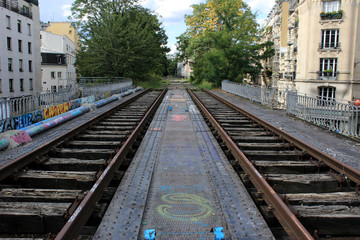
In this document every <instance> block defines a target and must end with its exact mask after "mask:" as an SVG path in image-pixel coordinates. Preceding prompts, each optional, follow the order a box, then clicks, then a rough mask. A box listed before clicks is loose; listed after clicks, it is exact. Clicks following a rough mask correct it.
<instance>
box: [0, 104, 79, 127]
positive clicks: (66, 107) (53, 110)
mask: <svg viewBox="0 0 360 240" xmlns="http://www.w3.org/2000/svg"><path fill="white" fill-rule="evenodd" d="M80 105H81V100H80V99H78V100H74V101H71V102H68V103H63V104H60V105H56V106H54V107H50V108H47V109H42V110H36V111H34V112H31V113H27V114H25V115H22V116H18V117H13V118H9V119H5V120H2V121H0V133H1V132H6V131H9V130H18V129H20V128H24V127H27V126H29V125H32V124H35V123H38V122H40V121H42V120H46V119H49V118H52V117H55V116H57V115H60V114H62V113H65V112H68V111H70V110H73V109H75V108H78V107H80Z"/></svg>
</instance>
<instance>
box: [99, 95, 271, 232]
mask: <svg viewBox="0 0 360 240" xmlns="http://www.w3.org/2000/svg"><path fill="white" fill-rule="evenodd" d="M178 91H179V90H174V91H173V92H174V95H172V96H171V99H173V98H176V97H179V98H180V97H182V98H184V99H186V101H176V105H173V107H172V111H169V108H168V107H169V104H172V103H174V102H175V101H171V99H169V101H168V102H166V103H165V104H164V103H163V105H164V106H166V108H163V111H166V112H167V114H166V119H164V118H162V121H156V124H155V123H152V124H151V127H152V128H160V129H161V130H152V131H151V134H149V133H147V134H146V136H145V138H146V139H147V141H146V142H145V143H144V144H143V143H142V144H141V146H140V149H139V150H138V153H137V154H136V157H137V159H136V160H137V161H138V162H145V161H146V162H147V170H148V173H146V172H144V170H145V169H144V166H145V165H144V163H142V164H137V165H135V164H131V165H134V167H133V168H131V170H132V173H131V174H135V175H138V176H136V177H135V176H132V175H131V174H130V173H129V176H128V177H127V178H126V179H131V181H127V184H132V185H131V186H126V187H125V183H123V182H122V183H121V185H120V188H119V190H118V192H117V196H118V197H119V198H118V200H114V201H113V203H112V204H111V206H110V207H109V210H108V212H109V213H108V215H107V219H108V220H107V221H105V220H103V222H102V226H101V227H100V228H102V229H100V228H99V230H98V232H97V235H96V237H98V238H99V237H100V238H99V239H115V237H114V236H118V237H119V238H120V239H123V238H124V237H126V238H124V239H144V231H145V230H147V229H156V234H157V235H156V239H215V235H214V233H213V232H212V231H211V229H212V228H214V227H223V228H224V234H225V237H226V239H273V236H272V234H271V231H270V230H269V228H268V227H267V225H266V223H265V221H264V220H263V219H262V218H261V216H260V213H259V211H258V210H257V208H256V207H255V204H254V203H253V202H252V200H251V198H250V196H249V194H248V193H247V191H246V189H245V187H244V186H243V184H242V183H241V181H240V179H239V178H238V176H237V174H236V173H235V172H234V170H233V169H232V167H231V165H230V164H229V162H228V160H227V159H226V158H225V156H224V154H223V153H222V151H221V149H220V147H219V145H218V144H217V142H216V140H215V139H214V138H213V136H212V135H211V132H210V130H209V129H208V128H207V126H206V123H205V122H204V120H203V119H202V117H201V115H200V113H199V111H198V110H197V108H196V107H195V106H194V105H193V103H192V101H191V100H190V99H189V96H188V94H187V93H183V94H180V95H179V94H178ZM169 94H171V93H168V95H169ZM164 109H166V110H164ZM184 109H187V110H188V111H186V112H183V111H184ZM158 112H159V111H158ZM174 114H179V115H185V116H188V117H186V118H184V120H183V121H172V119H173V118H172V117H173V116H174ZM160 124H162V125H160ZM160 133H161V138H160V139H159V138H158V137H159V135H156V137H154V138H151V137H147V136H148V135H149V136H152V134H160ZM155 139H156V141H158V142H157V143H156V144H152V143H151V141H154V140H155ZM153 148H156V150H154V149H153ZM139 151H141V152H144V151H145V152H146V153H145V154H142V155H141V154H140V153H139ZM147 152H151V153H153V155H151V154H150V155H151V157H149V155H147V154H148V153H147ZM155 152H156V153H155ZM155 156H156V157H155ZM140 157H143V158H144V159H140ZM154 157H155V159H154ZM138 158H139V159H138ZM145 158H147V159H145ZM149 162H151V164H150V163H149ZM143 165H144V166H143ZM150 165H151V167H149V166H150ZM135 168H142V169H143V170H141V171H140V170H137V171H135ZM150 171H151V173H149V172H150ZM127 174H128V173H127ZM149 174H150V175H151V183H150V184H149V182H148V181H150V180H149ZM144 179H145V180H146V181H145V180H144ZM140 180H143V181H140ZM136 181H140V182H136ZM123 185H124V186H123ZM142 186H144V187H142ZM132 188H134V191H135V192H136V190H138V189H140V190H142V191H146V202H144V198H143V196H144V195H145V193H138V192H136V193H132V192H131V189H132ZM145 188H146V189H147V190H146V189H145ZM121 192H122V194H121ZM134 197H136V198H135V199H136V201H134V200H132V199H133V198H134ZM139 197H140V198H139ZM125 204H126V205H125ZM116 206H117V208H116ZM134 206H135V207H134ZM140 206H141V207H140ZM136 207H138V208H136ZM120 208H121V209H120ZM140 208H142V209H143V211H144V212H142V213H140V211H141V210H140ZM119 209H120V210H119ZM114 213H115V214H114ZM114 215H116V216H117V217H118V219H116V217H115V219H114ZM111 221H113V222H114V223H111ZM108 224H110V225H108ZM135 232H137V233H138V235H135ZM109 234H111V236H112V237H109ZM101 237H104V238H101ZM95 239H96V238H95Z"/></svg>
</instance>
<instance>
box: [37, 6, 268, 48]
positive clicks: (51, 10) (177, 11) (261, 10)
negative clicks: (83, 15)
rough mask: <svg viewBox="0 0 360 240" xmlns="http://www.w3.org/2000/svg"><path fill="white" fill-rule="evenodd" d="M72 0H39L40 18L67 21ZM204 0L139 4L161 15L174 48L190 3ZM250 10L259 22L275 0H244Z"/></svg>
mask: <svg viewBox="0 0 360 240" xmlns="http://www.w3.org/2000/svg"><path fill="white" fill-rule="evenodd" d="M73 2H74V0H62V1H59V0H40V1H39V3H40V4H39V5H40V20H41V21H44V22H48V21H55V22H60V21H68V19H67V17H68V16H70V15H71V11H70V8H71V4H72V3H73ZM200 2H205V0H181V1H178V0H142V2H141V4H142V5H143V6H144V7H146V8H149V9H151V10H154V11H155V12H157V13H158V14H159V15H160V16H161V17H162V19H161V20H162V22H163V26H164V28H165V30H166V33H167V36H168V37H169V39H168V46H169V48H171V49H172V51H174V50H175V43H176V37H177V36H179V35H180V34H182V33H183V32H185V30H186V25H185V23H184V15H185V14H191V10H192V8H191V5H192V4H197V3H200ZM245 2H247V3H248V4H249V5H250V7H251V9H252V11H254V12H256V13H257V18H258V22H259V23H261V22H262V21H263V20H264V19H265V18H266V16H267V14H268V13H269V12H270V10H271V8H272V6H273V5H274V3H275V0H245Z"/></svg>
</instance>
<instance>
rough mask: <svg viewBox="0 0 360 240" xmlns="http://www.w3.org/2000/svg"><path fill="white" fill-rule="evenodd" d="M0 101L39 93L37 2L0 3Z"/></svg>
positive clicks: (5, 0) (4, 0)
mask: <svg viewBox="0 0 360 240" xmlns="http://www.w3.org/2000/svg"><path fill="white" fill-rule="evenodd" d="M0 18H1V20H0V37H1V41H0V98H8V97H11V98H14V97H21V96H24V95H33V94H34V93H36V92H37V91H40V90H41V82H40V76H41V68H40V62H41V57H40V38H39V36H40V15H39V7H38V1H37V0H0Z"/></svg>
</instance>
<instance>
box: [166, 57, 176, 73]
mask: <svg viewBox="0 0 360 240" xmlns="http://www.w3.org/2000/svg"><path fill="white" fill-rule="evenodd" d="M177 63H178V60H177V59H168V60H167V76H175V75H176V71H177Z"/></svg>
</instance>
